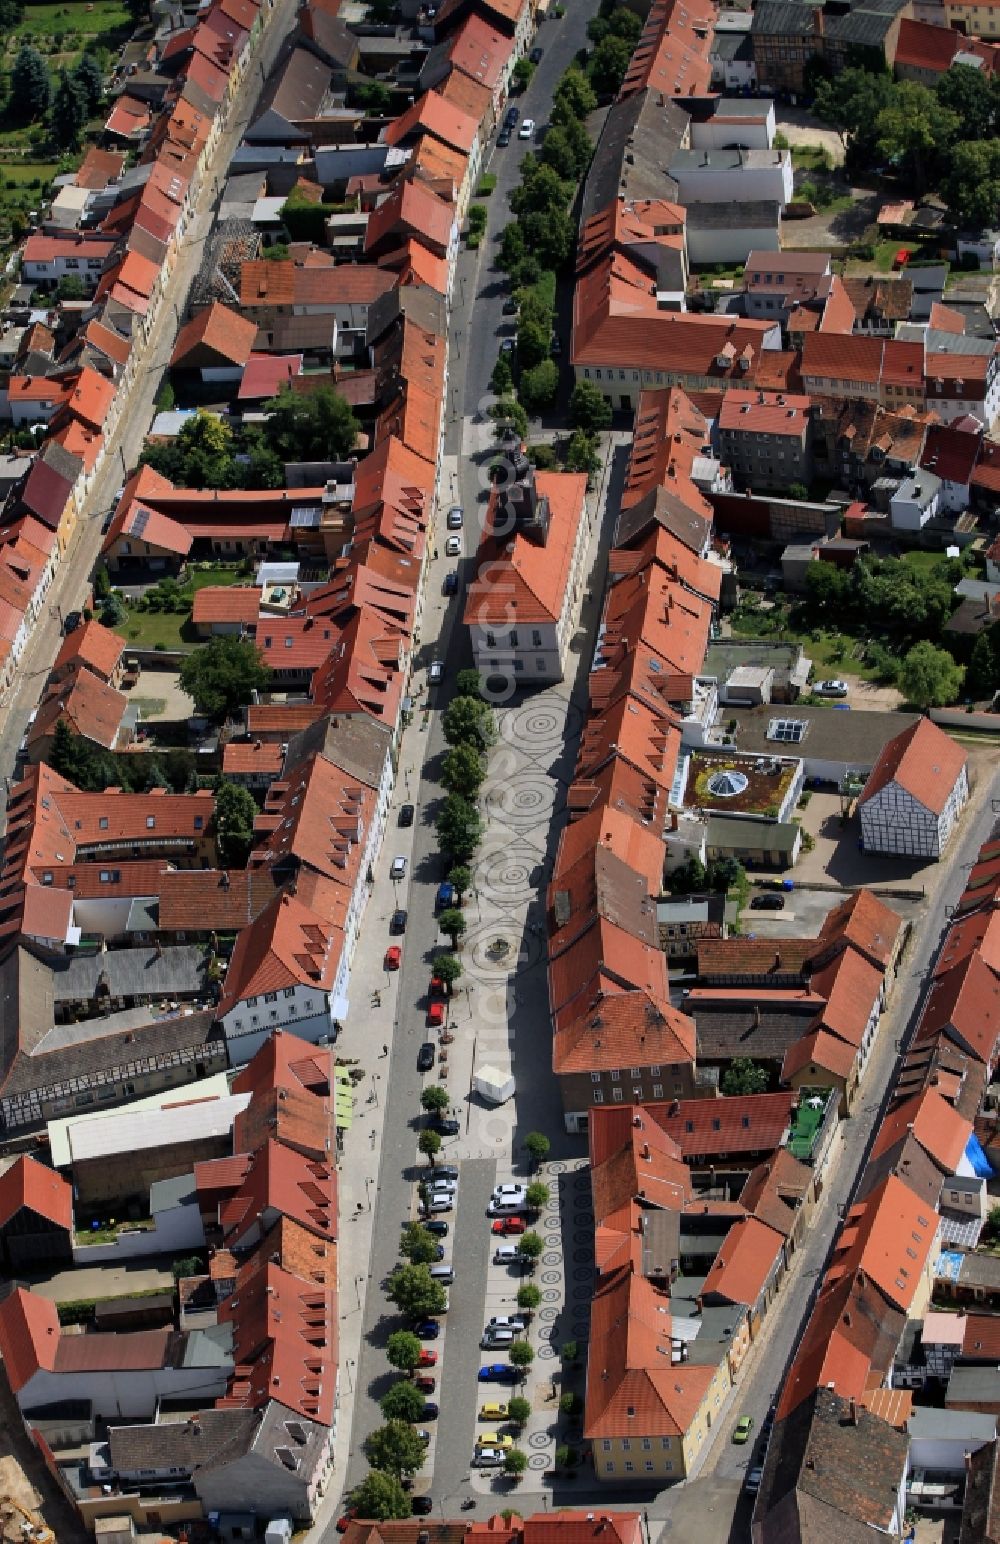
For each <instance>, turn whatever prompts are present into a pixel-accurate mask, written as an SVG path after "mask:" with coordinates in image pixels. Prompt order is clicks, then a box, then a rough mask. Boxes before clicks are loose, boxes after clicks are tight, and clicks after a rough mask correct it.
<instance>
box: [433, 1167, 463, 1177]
mask: <svg viewBox="0 0 1000 1544" xmlns="http://www.w3.org/2000/svg"><path fill="white" fill-rule="evenodd" d="M434 1173H435V1174H436V1175H437V1176H438V1178H439V1179H458V1167H457V1165H456V1164H454V1163H439V1164H438V1166H437V1168H436V1169H435V1170H434Z"/></svg>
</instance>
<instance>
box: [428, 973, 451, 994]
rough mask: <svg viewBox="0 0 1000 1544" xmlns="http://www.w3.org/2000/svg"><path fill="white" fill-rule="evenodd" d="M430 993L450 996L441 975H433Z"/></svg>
mask: <svg viewBox="0 0 1000 1544" xmlns="http://www.w3.org/2000/svg"><path fill="white" fill-rule="evenodd" d="M428 995H429V996H430V997H447V996H448V988H447V987H446V986H445V984H444V982H443V981H442V980H441V977H440V976H432V977H431V984H430V991H429V993H428Z"/></svg>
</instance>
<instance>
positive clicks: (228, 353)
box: [170, 300, 257, 369]
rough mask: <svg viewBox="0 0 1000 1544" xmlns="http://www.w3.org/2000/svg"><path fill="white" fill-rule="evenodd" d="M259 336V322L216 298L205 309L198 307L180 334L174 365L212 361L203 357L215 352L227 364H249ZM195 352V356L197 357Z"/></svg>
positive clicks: (182, 365) (177, 366)
mask: <svg viewBox="0 0 1000 1544" xmlns="http://www.w3.org/2000/svg"><path fill="white" fill-rule="evenodd" d="M256 336H257V323H256V322H253V321H250V320H249V318H247V317H245V316H241V315H240V314H239V312H237V311H232V310H230V308H229V307H228V306H224V305H222V304H220V302H219V301H217V300H213V301H212V303H211V305H208V306H206V307H205V308H204V310H202V311H197V312H196V313H195V315H194V316H193V317H192V318H191V320H190V321H189V322H186V323H185V324H184V326H183V327H182V328H181V330H180V332H179V333H178V334H177V341H176V343H175V344H174V351H173V353H172V354H171V356H170V364H171V367H172V368H173V369H181V368H184V367H185V364H186V363H187V362H188V361H191V363H192V365H193V364H198V365H204V364H207V363H210V361H209V360H208V359H206V358H205V357H203V356H205V355H214V356H215V357H216V358H218V359H221V360H223V361H224V362H225V363H227V364H233V365H245V364H246V363H247V361H248V360H249V358H250V355H251V352H252V351H253V345H254V339H255V338H256ZM192 355H194V356H195V359H194V360H193V361H192V360H191V356H192Z"/></svg>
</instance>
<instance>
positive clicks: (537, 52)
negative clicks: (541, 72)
mask: <svg viewBox="0 0 1000 1544" xmlns="http://www.w3.org/2000/svg"><path fill="white" fill-rule="evenodd" d="M544 52H545V49H544V48H533V49H532V50H531V53H530V54H529V55H528V58H529V59H530V60H531V62H532V64H538V63H539V62H540V60H541V57H542V55H543V54H544Z"/></svg>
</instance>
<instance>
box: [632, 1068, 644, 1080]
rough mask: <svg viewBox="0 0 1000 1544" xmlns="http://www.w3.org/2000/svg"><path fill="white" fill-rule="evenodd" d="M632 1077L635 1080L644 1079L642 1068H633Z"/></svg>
mask: <svg viewBox="0 0 1000 1544" xmlns="http://www.w3.org/2000/svg"><path fill="white" fill-rule="evenodd" d="M632 1076H633V1077H634V1078H641V1077H642V1068H641V1067H633V1068H632Z"/></svg>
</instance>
